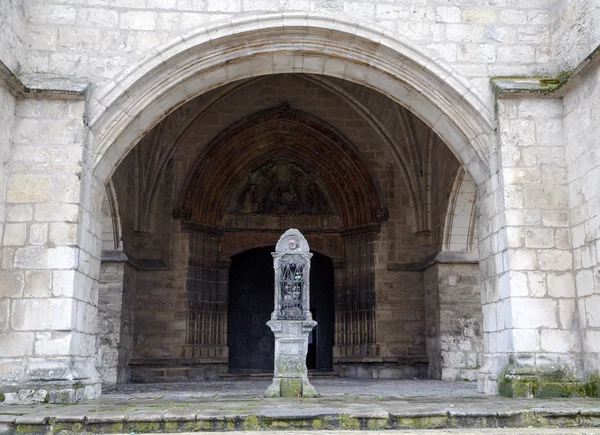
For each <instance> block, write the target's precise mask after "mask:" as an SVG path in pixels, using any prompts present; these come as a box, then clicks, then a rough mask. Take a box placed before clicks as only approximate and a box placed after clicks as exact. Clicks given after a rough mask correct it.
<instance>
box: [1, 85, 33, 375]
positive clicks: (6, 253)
mask: <svg viewBox="0 0 600 435" xmlns="http://www.w3.org/2000/svg"><path fill="white" fill-rule="evenodd" d="M14 120H15V98H14V97H13V95H12V94H11V93H10V92H9V90H8V89H7V88H6V87H4V86H3V84H0V125H2V128H1V129H0V236H1V237H2V238H0V240H2V251H0V266H1V267H0V334H2V335H1V336H2V337H3V338H4V339H7V343H6V344H3V349H4V350H3V352H2V353H3V355H4V356H5V357H8V358H11V357H17V356H21V355H23V354H26V353H27V350H26V349H23V348H22V347H21V346H20V345H19V340H18V339H17V340H15V338H18V337H15V336H14V333H11V332H10V331H12V328H11V323H10V311H11V300H12V299H13V298H17V297H19V296H20V295H21V293H22V288H23V285H24V284H23V275H22V274H21V273H14V271H12V270H8V269H11V266H12V264H10V260H11V258H10V254H11V253H12V248H5V247H4V246H5V241H4V237H5V221H6V218H7V216H6V205H5V200H6V182H7V180H8V175H9V171H10V167H9V161H10V155H11V152H12V141H13V137H12V135H13V129H14ZM23 218H25V219H27V218H29V219H30V218H31V216H23ZM10 219H11V220H13V219H17V220H20V219H19V218H18V216H14V215H13V216H10ZM6 237H7V238H8V239H11V238H12V235H7V236H6ZM6 257H8V258H7V259H5V258H6ZM12 370H14V368H13V369H12ZM12 370H11V368H10V366H4V367H3V369H2V370H1V371H0V382H4V381H5V380H6V379H10V378H11V377H12V374H11V371H12Z"/></svg>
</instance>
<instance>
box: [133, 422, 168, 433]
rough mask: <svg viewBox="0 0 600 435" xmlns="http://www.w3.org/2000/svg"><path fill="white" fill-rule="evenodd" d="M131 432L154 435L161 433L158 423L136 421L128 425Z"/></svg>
mask: <svg viewBox="0 0 600 435" xmlns="http://www.w3.org/2000/svg"><path fill="white" fill-rule="evenodd" d="M128 427H129V431H130V432H138V433H152V432H160V429H161V428H160V423H159V422H157V421H147V422H146V421H134V422H130V423H129V424H128Z"/></svg>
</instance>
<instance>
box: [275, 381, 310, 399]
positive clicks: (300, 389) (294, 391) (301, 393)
mask: <svg viewBox="0 0 600 435" xmlns="http://www.w3.org/2000/svg"><path fill="white" fill-rule="evenodd" d="M265 397H318V394H317V390H315V387H313V386H312V385H311V384H310V382H309V381H308V378H273V382H272V383H271V385H269V388H267V391H265Z"/></svg>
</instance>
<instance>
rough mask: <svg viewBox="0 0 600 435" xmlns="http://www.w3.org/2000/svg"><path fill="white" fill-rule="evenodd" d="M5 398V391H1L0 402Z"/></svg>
mask: <svg viewBox="0 0 600 435" xmlns="http://www.w3.org/2000/svg"><path fill="white" fill-rule="evenodd" d="M4 400H6V396H5V395H4V393H0V403H2V402H4Z"/></svg>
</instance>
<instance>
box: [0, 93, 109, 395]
mask: <svg viewBox="0 0 600 435" xmlns="http://www.w3.org/2000/svg"><path fill="white" fill-rule="evenodd" d="M84 110H85V102H84V101H82V100H81V99H72V100H44V99H27V100H19V101H18V102H17V105H16V120H15V128H14V134H13V142H14V144H13V149H12V153H11V155H10V160H9V162H10V163H9V166H10V173H9V175H8V182H7V193H6V207H7V208H6V216H7V224H6V231H5V236H4V238H3V246H4V248H3V255H2V262H3V264H2V267H3V271H2V274H3V276H4V277H5V278H6V279H7V280H8V281H7V285H6V286H4V285H3V286H2V288H3V292H8V293H5V294H4V296H5V298H8V300H9V303H10V315H9V319H7V320H6V323H5V328H4V331H3V332H2V334H1V336H2V338H1V339H2V342H3V348H4V349H9V351H7V352H3V354H2V363H3V364H4V368H5V369H4V373H5V375H4V379H3V386H4V387H11V388H18V386H20V385H36V384H37V385H40V384H41V385H43V386H44V389H46V390H48V391H54V392H55V393H56V392H57V391H61V390H64V391H63V393H57V394H59V396H60V394H62V395H63V396H65V395H66V397H67V399H66V400H73V399H74V398H75V397H76V396H77V397H93V396H95V395H97V394H98V393H99V384H98V377H97V372H96V370H95V369H94V363H93V355H94V351H95V340H96V336H95V332H96V304H97V298H98V293H97V292H98V288H97V281H96V277H97V276H98V272H99V259H97V258H96V257H95V255H97V254H99V252H100V250H99V248H100V228H99V220H97V219H98V218H99V214H100V210H99V208H100V202H99V201H98V198H99V196H98V191H97V187H96V186H95V185H93V184H92V183H91V182H89V179H88V178H87V177H89V172H87V168H86V167H85V166H84V165H83V164H82V163H83V161H84V160H85V158H84V153H85V150H84V148H83V146H82V142H83V137H84V119H83V118H84ZM82 179H83V180H84V181H83V182H82ZM57 378H58V379H61V380H60V381H56V379H57ZM75 384H77V385H75ZM83 387H84V388H83ZM76 390H77V391H76ZM59 396H52V395H51V396H50V397H49V400H60V397H63V396H60V397H59ZM63 399H64V397H63Z"/></svg>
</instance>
